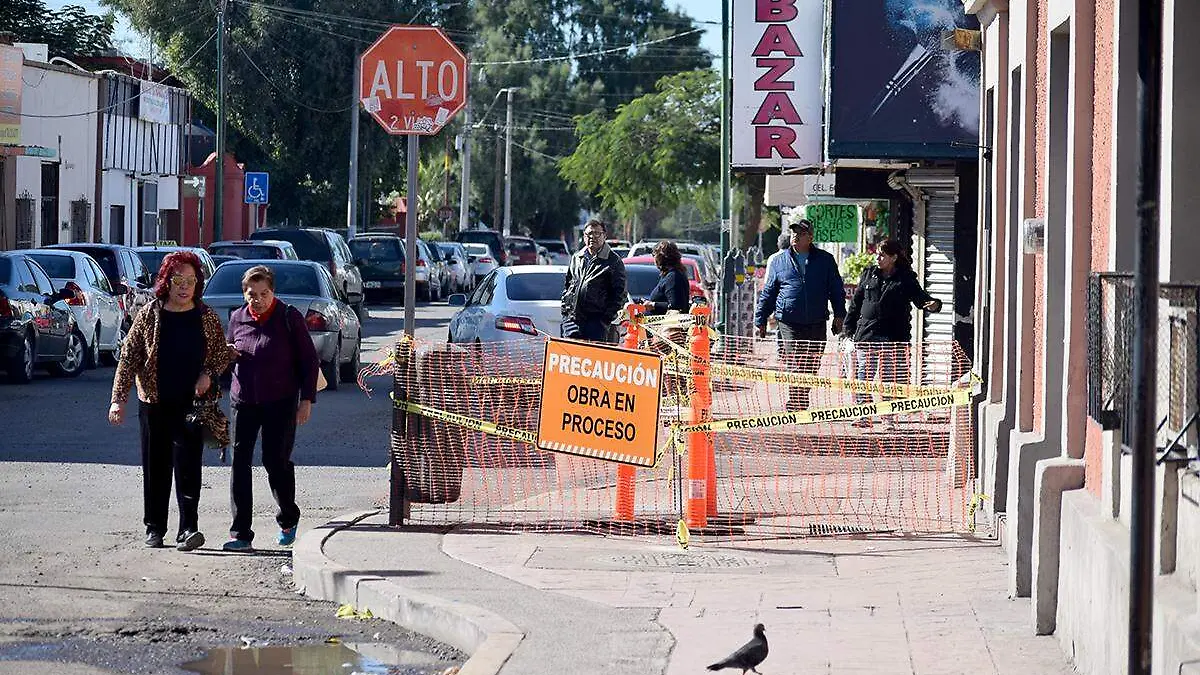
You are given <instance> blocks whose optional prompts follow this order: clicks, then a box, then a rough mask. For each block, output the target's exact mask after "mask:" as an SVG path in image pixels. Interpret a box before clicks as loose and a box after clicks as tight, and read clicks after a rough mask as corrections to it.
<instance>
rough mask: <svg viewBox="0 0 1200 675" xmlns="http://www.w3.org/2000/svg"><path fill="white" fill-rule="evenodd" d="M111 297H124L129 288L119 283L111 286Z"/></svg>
mask: <svg viewBox="0 0 1200 675" xmlns="http://www.w3.org/2000/svg"><path fill="white" fill-rule="evenodd" d="M112 292H113V295H125V294H126V293H128V292H129V287H128V286H126V285H125V284H123V283H121V282H117V283H115V284H113V285H112Z"/></svg>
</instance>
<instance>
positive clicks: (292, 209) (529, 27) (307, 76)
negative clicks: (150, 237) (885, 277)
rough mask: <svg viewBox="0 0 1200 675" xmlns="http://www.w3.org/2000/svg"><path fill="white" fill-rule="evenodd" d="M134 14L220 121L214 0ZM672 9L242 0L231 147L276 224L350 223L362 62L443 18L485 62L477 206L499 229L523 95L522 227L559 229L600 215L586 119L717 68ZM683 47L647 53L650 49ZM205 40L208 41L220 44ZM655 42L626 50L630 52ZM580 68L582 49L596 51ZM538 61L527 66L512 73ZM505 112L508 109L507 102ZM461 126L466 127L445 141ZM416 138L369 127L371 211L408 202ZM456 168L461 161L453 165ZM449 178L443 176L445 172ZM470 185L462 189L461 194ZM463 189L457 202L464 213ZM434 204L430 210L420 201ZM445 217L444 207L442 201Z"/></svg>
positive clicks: (606, 0) (137, 5)
mask: <svg viewBox="0 0 1200 675" xmlns="http://www.w3.org/2000/svg"><path fill="white" fill-rule="evenodd" d="M104 1H105V2H106V3H107V4H108V5H109V6H111V7H113V8H116V9H119V10H121V11H122V12H124V13H125V14H127V15H129V17H130V20H131V23H132V24H133V26H134V27H135V28H137V29H138V30H140V31H142V32H144V33H146V34H148V35H150V36H151V37H152V39H153V40H154V41H155V43H156V45H157V46H158V47H159V48H160V49H162V50H163V52H164V53H165V55H166V62H167V63H166V65H167V66H168V67H169V68H170V69H171V71H172V73H173V74H174V75H175V76H176V77H178V78H179V79H181V80H182V81H183V82H185V83H187V85H188V87H189V89H190V90H191V91H192V93H193V95H194V96H195V97H196V99H197V100H198V101H199V102H200V103H201V104H202V105H203V106H204V107H205V108H207V111H205V112H204V113H203V116H204V117H205V118H207V119H208V120H211V119H212V113H211V112H208V111H211V110H213V109H215V105H216V93H215V92H216V68H215V65H216V57H215V51H214V46H213V44H212V42H209V38H210V37H211V36H212V35H213V33H214V29H215V20H216V19H215V13H214V9H213V3H212V0H169V1H168V0H104ZM665 4H666V0H508V1H506V2H502V1H501V0H474V1H463V2H458V3H450V2H447V3H440V4H434V3H431V2H429V1H428V0H361V1H359V2H355V3H345V2H343V1H342V0H262V1H261V2H260V1H259V0H238V2H236V3H231V5H230V6H231V7H234V8H235V11H234V12H233V14H232V16H231V18H230V40H229V44H230V46H229V49H228V56H227V59H228V60H227V63H228V69H229V81H228V84H227V93H228V99H227V101H228V115H229V117H228V119H229V122H230V125H231V129H230V144H229V147H230V150H231V151H233V152H235V153H236V154H237V155H238V158H239V159H240V160H243V161H246V162H248V163H250V164H251V165H253V166H255V167H256V168H265V169H269V170H271V171H273V172H274V173H275V176H273V180H272V188H273V192H275V194H276V195H277V198H274V199H273V202H274V203H273V204H272V209H271V214H272V217H273V218H274V217H276V216H289V217H292V218H293V221H294V220H295V219H296V218H303V219H304V222H306V223H312V224H316V225H321V224H326V223H335V222H342V221H344V219H345V201H346V184H347V180H348V157H347V154H348V148H347V146H348V143H347V138H348V137H349V121H350V112H349V109H350V106H351V102H352V100H353V99H352V98H351V96H352V82H351V80H352V79H353V78H352V75H351V73H352V72H353V64H354V60H355V59H356V58H357V54H358V53H360V52H361V51H362V50H363V49H365V48H366V46H367V45H369V44H370V43H371V42H373V41H374V39H375V38H376V37H377V36H378V35H379V34H380V33H382V31H383V29H384V27H385V26H386V25H387V24H391V23H408V22H409V21H410V20H411V19H412V18H413V16H414V15H416V14H417V13H418V12H421V15H420V20H419V21H418V22H417V23H427V22H428V23H435V24H437V25H440V26H442V28H443V30H445V31H446V33H447V34H448V35H449V36H450V38H451V39H452V40H454V41H455V42H456V43H457V44H458V45H459V47H460V48H461V49H462V50H463V51H464V52H466V53H467V54H468V56H469V57H470V59H471V61H472V63H473V66H472V69H471V70H472V81H471V104H470V105H471V108H472V113H473V117H474V121H476V122H478V123H479V127H478V128H476V129H473V130H471V132H470V134H469V139H468V142H470V143H471V144H472V148H473V156H472V181H471V182H472V186H471V195H472V201H471V207H472V210H473V212H475V213H476V214H477V215H478V217H479V219H480V220H482V221H483V222H486V223H489V224H494V225H496V226H499V222H498V217H497V215H496V213H497V211H502V209H503V203H502V201H501V202H499V206H500V208H499V209H497V208H495V205H496V204H497V200H496V199H495V197H496V196H497V194H502V190H503V188H502V187H501V192H500V193H498V192H497V190H496V182H495V176H496V172H497V170H500V171H502V170H503V148H504V145H503V143H500V144H497V139H500V140H501V141H503V140H504V136H505V112H506V110H505V107H506V106H505V103H506V101H505V98H504V97H503V96H500V97H499V100H498V101H497V95H498V94H499V93H500V92H501V91H502V90H503V89H504V88H505V87H510V86H515V87H520V88H521V89H520V91H519V92H517V93H516V95H515V98H514V115H513V117H514V123H513V177H514V178H513V188H512V196H513V204H512V212H513V221H514V227H515V229H522V230H528V231H530V232H531V233H534V234H543V233H544V234H557V233H559V232H562V231H565V230H566V229H568V228H569V227H571V226H572V225H574V224H575V222H576V221H577V219H578V213H579V209H580V207H581V206H584V205H590V204H589V195H586V194H580V193H579V192H578V191H577V190H576V189H575V188H574V187H573V186H572V185H570V184H568V183H567V181H566V180H565V179H563V178H562V177H561V176H560V175H559V171H558V166H557V161H558V158H560V157H564V156H567V155H570V154H572V153H573V152H574V149H575V143H576V138H575V135H574V133H573V132H574V128H575V124H574V118H575V117H576V116H577V115H581V114H587V113H589V112H592V111H606V110H611V109H613V108H615V107H616V106H618V105H620V104H622V103H625V102H627V101H629V100H631V99H633V98H636V97H637V96H640V95H641V94H644V93H646V92H648V91H651V90H652V89H653V85H654V82H655V81H656V80H657V79H658V78H659V77H660V76H661V75H662V74H670V73H676V72H679V71H685V70H692V69H694V68H697V67H704V66H707V65H708V63H709V62H710V60H711V57H710V56H709V55H708V54H707V53H706V52H704V51H703V50H702V49H700V47H699V41H700V34H699V32H691V33H689V31H694V30H695V26H694V25H693V22H692V20H691V19H690V18H688V17H686V16H684V15H682V14H681V13H679V12H677V11H672V10H668V9H667V8H666V6H665ZM681 33H683V34H684V35H683V36H682V37H677V38H672V39H670V40H668V41H665V42H661V43H657V44H652V45H644V43H646V42H651V41H655V40H661V39H663V38H671V37H672V36H675V35H678V34H681ZM206 42H207V44H206ZM634 43H637V44H642V45H643V46H640V47H636V48H632V49H629V48H626V47H627V46H628V45H631V44H634ZM594 52H605V53H599V54H594V55H591V56H586V57H580V58H577V59H564V58H561V57H563V56H564V55H568V54H592V53H594ZM513 61H527V62H526V63H512V62H513ZM493 102H495V105H493ZM462 131H463V116H462V115H461V114H460V116H459V117H458V118H457V119H456V120H455V121H454V122H453V124H452V125H451V126H449V127H447V129H446V130H444V131H443V132H442V133H443V134H452V135H454V134H459V133H461V132H462ZM403 145H404V144H403V139H402V138H395V137H389V136H388V135H387V134H386V133H385V132H383V130H382V129H380V128H378V125H376V124H375V123H374V122H373V121H372V120H371V119H370V118H369V117H366V116H363V117H362V119H361V143H360V149H359V162H360V178H359V180H360V184H362V185H363V186H364V187H369V190H370V195H371V197H372V199H371V201H374V198H375V197H377V196H379V195H384V194H387V193H390V192H392V191H398V192H400V193H403V192H404V191H405V183H404V157H403V152H402V148H403ZM443 147H444V140H443V139H442V138H440V137H433V138H423V139H422V143H421V148H422V156H423V157H424V158H425V159H426V161H433V162H434V163H435V164H436V165H437V166H438V168H441V164H442V153H443ZM455 162H456V164H457V158H456V160H455ZM437 173H440V172H437ZM456 184H457V183H456ZM457 192H458V191H457V189H456V188H455V189H453V190H452V195H451V202H452V203H453V204H455V205H457V202H458V194H457ZM419 201H420V200H419ZM437 205H438V206H440V205H441V204H440V203H438V204H437Z"/></svg>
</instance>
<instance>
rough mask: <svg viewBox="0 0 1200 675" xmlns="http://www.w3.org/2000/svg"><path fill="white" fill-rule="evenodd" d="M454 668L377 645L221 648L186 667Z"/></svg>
mask: <svg viewBox="0 0 1200 675" xmlns="http://www.w3.org/2000/svg"><path fill="white" fill-rule="evenodd" d="M451 665H452V664H450V663H446V662H444V661H440V660H439V659H438V658H437V657H436V656H434V655H432V654H427V653H425V652H418V651H411V650H406V649H401V648H399V647H397V646H395V645H388V644H375V643H353V642H346V643H338V644H320V645H302V646H299V645H298V646H269V647H219V648H216V649H210V650H208V654H207V655H206V656H205V657H204V658H203V659H200V660H199V661H192V662H190V663H185V664H183V665H182V666H181V667H182V668H183V669H184V670H186V671H189V672H193V673H202V674H203V675H318V674H321V675H325V674H334V675H359V674H361V675H427V674H428V675H433V674H435V673H436V674H440V673H443V672H445V671H446V668H447V667H449V666H451Z"/></svg>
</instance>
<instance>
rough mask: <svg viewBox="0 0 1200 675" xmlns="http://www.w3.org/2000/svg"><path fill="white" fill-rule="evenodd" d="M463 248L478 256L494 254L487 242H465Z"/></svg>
mask: <svg viewBox="0 0 1200 675" xmlns="http://www.w3.org/2000/svg"><path fill="white" fill-rule="evenodd" d="M463 248H465V249H467V253H468V254H469V255H473V256H476V257H481V256H489V255H491V254H492V249H490V248H488V245H487V244H463Z"/></svg>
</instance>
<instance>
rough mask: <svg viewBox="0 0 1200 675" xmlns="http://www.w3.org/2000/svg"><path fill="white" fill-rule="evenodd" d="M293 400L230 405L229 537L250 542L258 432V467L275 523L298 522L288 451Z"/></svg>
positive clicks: (289, 525) (293, 470)
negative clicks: (263, 476) (272, 499)
mask: <svg viewBox="0 0 1200 675" xmlns="http://www.w3.org/2000/svg"><path fill="white" fill-rule="evenodd" d="M298 400H299V399H298V397H297V398H285V399H283V400H282V401H276V402H274V403H262V404H249V403H235V404H234V405H233V478H232V480H231V481H230V483H229V497H230V503H231V506H232V508H233V527H231V528H230V529H229V535H230V536H231V537H233V538H235V539H241V540H242V541H254V530H253V529H251V521H252V520H253V519H254V484H253V480H252V478H251V470H250V468H251V465H252V464H253V463H254V444H255V441H257V440H258V433H259V431H262V463H263V468H265V469H266V470H267V482H268V483H270V484H271V495H272V496H274V497H275V503H276V504H277V505H278V506H279V511H278V512H277V513H276V515H275V521H276V522H277V523H279V527H280V529H288V528H292V527H295V526H296V524H297V523H299V522H300V507H298V506H296V465H295V464H293V463H292V447H293V446H294V445H295V443H296V409H297V407H298Z"/></svg>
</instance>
